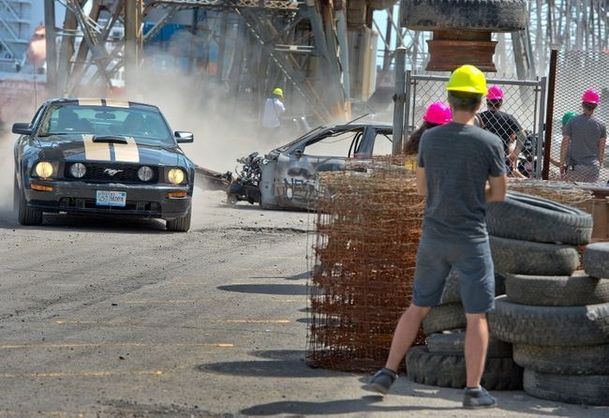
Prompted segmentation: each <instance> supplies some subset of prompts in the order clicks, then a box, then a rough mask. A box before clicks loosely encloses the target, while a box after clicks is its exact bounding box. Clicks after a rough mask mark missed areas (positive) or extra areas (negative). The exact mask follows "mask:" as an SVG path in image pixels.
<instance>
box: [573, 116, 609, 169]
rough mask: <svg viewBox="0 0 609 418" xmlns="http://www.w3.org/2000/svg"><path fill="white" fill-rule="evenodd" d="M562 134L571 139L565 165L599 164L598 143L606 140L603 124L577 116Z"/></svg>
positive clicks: (591, 118) (588, 117)
mask: <svg viewBox="0 0 609 418" xmlns="http://www.w3.org/2000/svg"><path fill="white" fill-rule="evenodd" d="M563 134H564V135H566V136H568V137H570V138H571V146H570V147H569V152H568V155H567V164H569V165H577V164H581V165H598V164H599V161H598V159H599V155H598V141H599V140H600V139H601V138H607V129H606V128H605V125H604V124H603V123H601V122H600V121H599V120H598V119H595V118H594V117H590V116H586V115H584V114H582V115H578V116H575V117H574V118H572V119H571V120H570V121H569V123H567V124H566V125H565V127H564V129H563Z"/></svg>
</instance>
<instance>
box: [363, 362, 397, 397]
mask: <svg viewBox="0 0 609 418" xmlns="http://www.w3.org/2000/svg"><path fill="white" fill-rule="evenodd" d="M396 380H398V374H397V373H396V372H394V371H393V370H391V369H387V368H382V369H381V370H379V371H378V372H376V373H375V374H374V376H372V378H371V379H370V381H369V382H368V384H367V385H366V386H365V389H368V390H371V391H373V392H378V393H382V394H383V395H384V394H386V393H387V392H389V389H390V388H391V385H393V384H394V383H395V381H396Z"/></svg>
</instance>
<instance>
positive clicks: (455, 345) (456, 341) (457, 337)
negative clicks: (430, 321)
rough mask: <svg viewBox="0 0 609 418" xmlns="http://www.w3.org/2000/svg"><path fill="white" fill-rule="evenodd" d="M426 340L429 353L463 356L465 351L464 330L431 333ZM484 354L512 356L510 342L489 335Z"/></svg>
mask: <svg viewBox="0 0 609 418" xmlns="http://www.w3.org/2000/svg"><path fill="white" fill-rule="evenodd" d="M426 342H427V348H428V350H429V352H430V353H439V354H448V355H451V356H463V355H464V353H465V351H464V350H465V330H458V331H453V332H449V331H447V332H442V333H435V334H431V335H430V336H428V337H427V339H426ZM486 356H487V357H488V358H504V357H509V358H512V344H509V343H506V342H504V341H501V340H498V339H496V338H492V337H491V338H489V341H488V349H487V351H486Z"/></svg>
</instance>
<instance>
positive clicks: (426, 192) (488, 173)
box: [365, 65, 506, 408]
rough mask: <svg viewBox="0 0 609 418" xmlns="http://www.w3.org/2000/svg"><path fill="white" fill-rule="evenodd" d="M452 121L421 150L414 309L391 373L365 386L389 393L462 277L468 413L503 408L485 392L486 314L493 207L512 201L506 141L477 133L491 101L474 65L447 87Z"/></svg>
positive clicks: (400, 329) (490, 294)
mask: <svg viewBox="0 0 609 418" xmlns="http://www.w3.org/2000/svg"><path fill="white" fill-rule="evenodd" d="M447 91H448V103H449V105H450V107H451V110H452V118H453V121H452V122H451V123H447V124H445V125H442V126H436V127H435V128H432V129H429V130H427V131H425V133H424V134H423V137H422V138H421V142H420V144H419V152H418V156H417V160H418V164H417V168H416V186H417V192H418V193H419V194H421V195H423V196H425V213H424V218H423V227H422V232H421V239H420V242H419V247H418V250H417V261H416V268H415V273H414V281H413V297H412V303H411V305H410V306H409V307H408V309H407V310H406V312H404V313H403V314H402V317H401V318H400V320H399V322H398V325H397V327H396V329H395V332H394V334H393V339H392V342H391V349H390V351H389V356H388V357H387V362H386V363H385V367H384V368H382V369H381V370H379V371H378V372H377V373H376V374H375V375H374V376H373V377H372V379H371V380H370V382H369V383H368V385H367V386H366V387H365V388H366V389H368V390H372V391H375V392H379V393H387V392H388V391H389V389H390V388H391V386H392V385H393V384H394V383H395V381H396V380H397V378H398V375H397V370H398V368H399V366H400V363H401V362H402V359H403V358H404V356H405V355H406V352H407V351H408V349H409V348H410V346H411V345H412V343H413V342H414V340H415V338H416V336H417V333H418V331H419V327H420V325H421V322H422V321H423V319H424V318H425V316H426V315H427V314H428V313H429V311H430V310H431V308H432V307H433V306H436V305H438V304H439V303H440V301H441V298H442V291H443V289H444V284H445V282H446V277H447V276H448V273H449V271H450V270H451V269H452V270H454V271H455V272H456V273H457V275H458V277H459V291H460V294H461V301H462V302H463V308H464V310H465V316H466V319H467V329H466V334H465V335H466V336H465V365H466V371H467V387H466V388H465V393H464V395H463V407H465V408H490V407H494V406H496V405H497V401H496V400H495V398H494V397H492V396H491V395H490V394H489V393H488V392H487V391H486V390H485V389H484V388H483V387H482V386H480V381H481V378H482V373H483V371H484V364H485V360H486V350H487V347H488V338H489V334H488V323H487V320H486V313H487V312H489V311H490V310H492V309H493V307H494V304H495V274H494V267H493V260H492V258H491V252H490V245H489V238H488V231H487V229H486V221H485V216H486V206H487V204H488V203H489V202H499V201H502V200H504V199H505V193H506V177H505V154H504V152H503V146H502V143H501V139H500V138H499V137H498V136H497V135H494V134H492V133H490V132H488V131H485V130H484V129H480V128H479V127H477V126H475V124H474V119H475V115H476V112H477V111H478V110H479V109H480V105H481V104H482V97H483V96H484V95H485V94H486V92H487V88H486V79H485V77H484V74H483V73H482V72H481V71H480V70H479V69H478V68H476V67H474V66H472V65H464V66H461V67H459V68H457V69H456V70H455V71H454V72H453V74H452V75H451V77H450V80H449V82H448V85H447Z"/></svg>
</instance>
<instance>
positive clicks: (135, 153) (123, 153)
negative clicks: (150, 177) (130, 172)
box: [113, 138, 140, 163]
mask: <svg viewBox="0 0 609 418" xmlns="http://www.w3.org/2000/svg"><path fill="white" fill-rule="evenodd" d="M113 145H114V160H115V161H122V162H126V163H139V162H140V151H139V149H138V147H137V143H136V142H135V139H133V138H127V143H126V144H113Z"/></svg>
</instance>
